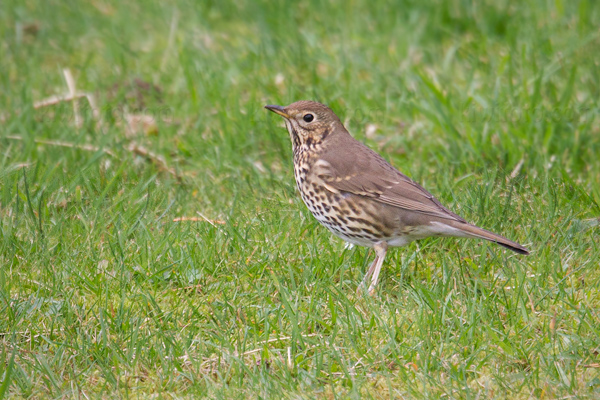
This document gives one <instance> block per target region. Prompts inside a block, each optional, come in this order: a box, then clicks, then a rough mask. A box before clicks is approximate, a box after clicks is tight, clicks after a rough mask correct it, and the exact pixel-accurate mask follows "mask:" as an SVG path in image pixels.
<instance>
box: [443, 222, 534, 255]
mask: <svg viewBox="0 0 600 400" xmlns="http://www.w3.org/2000/svg"><path fill="white" fill-rule="evenodd" d="M453 227H454V228H457V229H459V230H460V231H462V232H463V233H464V235H465V236H466V237H471V238H479V239H485V240H489V241H490V242H494V243H496V244H499V245H500V246H503V247H506V248H507V249H510V250H512V251H514V252H515V253H519V254H524V255H528V254H529V250H528V249H527V248H526V247H524V246H521V245H520V244H519V243H517V242H513V241H512V240H509V239H507V238H505V237H504V236H500V235H498V234H496V233H494V232H490V231H487V230H485V229H483V228H480V227H478V226H475V225H471V224H468V223H467V224H465V223H456V224H453Z"/></svg>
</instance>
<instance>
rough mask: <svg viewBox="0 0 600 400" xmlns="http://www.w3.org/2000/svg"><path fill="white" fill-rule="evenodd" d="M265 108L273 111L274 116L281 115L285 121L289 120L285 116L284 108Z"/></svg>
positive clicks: (287, 116)
mask: <svg viewBox="0 0 600 400" xmlns="http://www.w3.org/2000/svg"><path fill="white" fill-rule="evenodd" d="M265 108H266V109H267V110H270V111H273V112H274V113H275V114H279V115H281V116H282V117H283V118H285V119H288V118H290V116H289V115H287V114H286V112H285V108H283V107H281V106H265Z"/></svg>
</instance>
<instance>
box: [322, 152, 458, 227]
mask: <svg viewBox="0 0 600 400" xmlns="http://www.w3.org/2000/svg"><path fill="white" fill-rule="evenodd" d="M313 171H314V172H315V174H316V175H317V176H318V177H319V178H320V179H322V180H323V183H324V184H325V186H326V187H327V188H328V189H329V190H331V191H333V192H339V191H341V192H349V193H352V194H355V195H359V196H365V197H370V198H372V199H374V200H377V201H379V202H381V203H384V204H389V205H391V206H395V207H399V208H402V209H404V210H408V211H414V212H417V213H422V214H427V215H431V216H434V217H438V218H445V219H450V220H454V221H458V222H466V221H465V220H464V219H463V218H461V217H460V216H458V215H456V214H454V213H453V212H452V211H450V210H448V209H447V208H445V207H444V206H443V205H442V204H441V203H440V202H439V201H438V200H437V199H436V198H435V197H433V195H432V194H431V193H429V192H428V191H427V190H425V189H424V188H423V187H422V186H420V185H419V184H418V183H416V182H415V181H413V180H412V179H410V178H409V177H407V176H406V175H404V174H402V173H401V172H400V171H398V170H397V169H395V168H394V167H392V166H391V165H390V164H389V163H388V162H387V161H385V160H384V159H383V158H382V157H381V156H380V155H379V154H377V153H375V152H374V151H373V150H371V149H369V148H368V147H366V146H365V145H363V144H362V143H360V142H358V141H353V142H352V143H351V144H350V145H348V143H347V142H346V145H345V146H344V148H343V149H340V148H338V149H336V151H326V152H324V154H323V155H322V156H321V157H320V159H319V160H318V161H317V162H316V163H315V165H314V169H313Z"/></svg>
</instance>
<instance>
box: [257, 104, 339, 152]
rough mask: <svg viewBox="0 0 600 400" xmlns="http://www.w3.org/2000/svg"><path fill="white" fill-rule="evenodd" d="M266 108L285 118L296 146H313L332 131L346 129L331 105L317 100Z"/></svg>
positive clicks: (321, 141)
mask: <svg viewBox="0 0 600 400" xmlns="http://www.w3.org/2000/svg"><path fill="white" fill-rule="evenodd" d="M265 108H266V109H267V110H271V111H273V112H274V113H276V114H279V115H281V116H282V117H283V118H284V119H285V126H286V127H287V130H288V132H289V133H290V138H291V139H292V143H293V145H294V148H299V147H300V146H302V145H305V146H308V147H309V148H311V147H314V146H316V145H319V144H321V143H323V141H325V140H326V139H327V138H328V137H329V136H330V135H331V134H332V133H335V132H339V131H345V129H344V127H343V125H342V123H341V121H340V119H339V118H338V117H337V115H335V113H334V112H333V111H332V110H331V109H330V108H329V107H327V106H326V105H324V104H321V103H317V102H316V101H306V100H302V101H297V102H295V103H292V104H290V105H289V106H287V107H282V106H265ZM339 128H341V129H339Z"/></svg>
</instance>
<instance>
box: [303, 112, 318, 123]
mask: <svg viewBox="0 0 600 400" xmlns="http://www.w3.org/2000/svg"><path fill="white" fill-rule="evenodd" d="M302 119H303V120H304V121H306V122H312V121H313V119H315V116H314V115H312V114H304V117H302Z"/></svg>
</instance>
